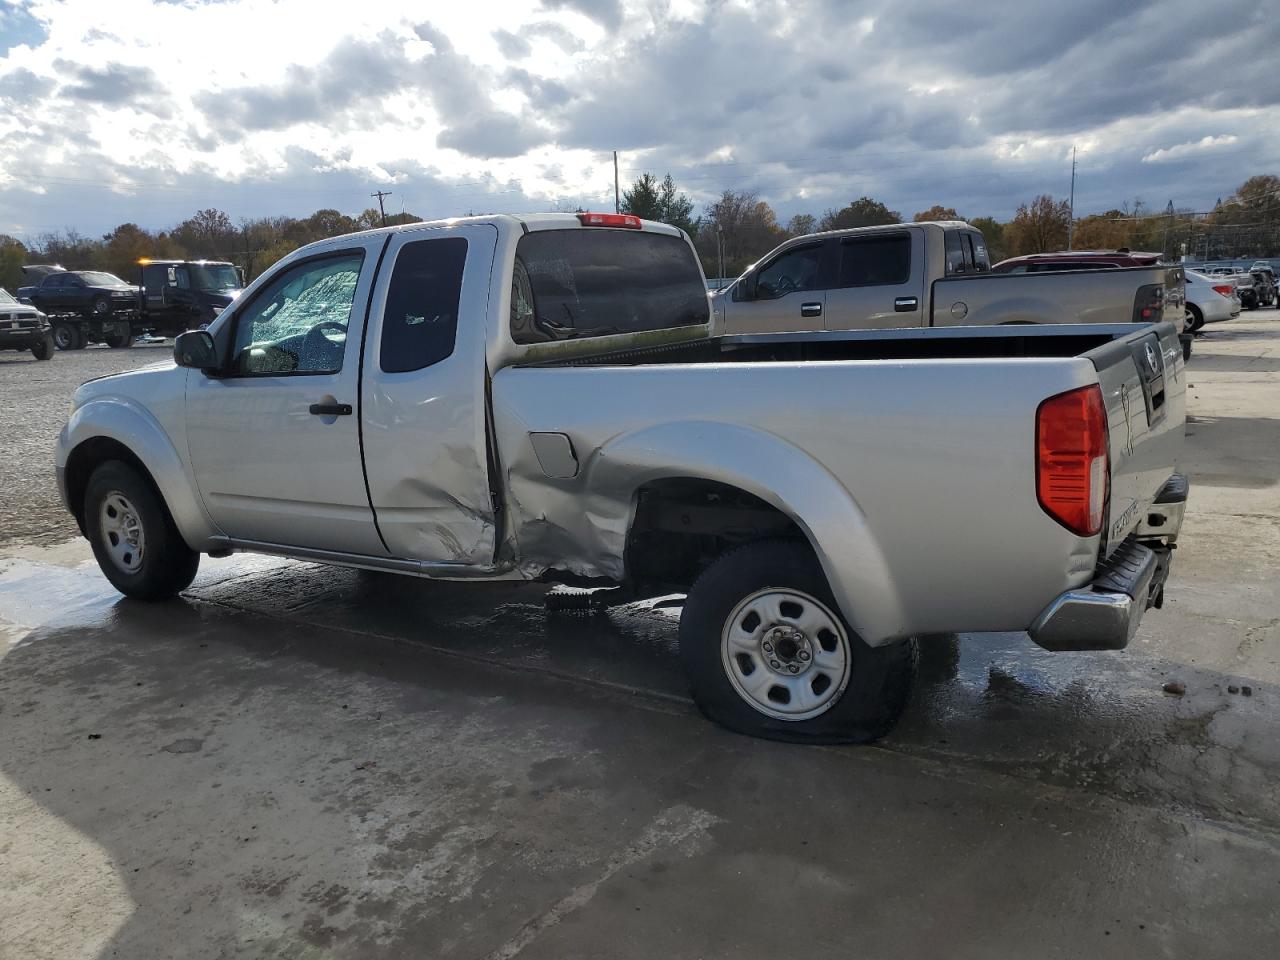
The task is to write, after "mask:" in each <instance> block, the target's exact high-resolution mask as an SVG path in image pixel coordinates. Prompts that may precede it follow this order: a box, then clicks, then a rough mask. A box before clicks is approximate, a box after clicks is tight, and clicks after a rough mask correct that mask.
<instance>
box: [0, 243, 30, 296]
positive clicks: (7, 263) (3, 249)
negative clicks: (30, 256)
mask: <svg viewBox="0 0 1280 960" xmlns="http://www.w3.org/2000/svg"><path fill="white" fill-rule="evenodd" d="M26 262H27V248H26V247H25V246H24V245H23V244H22V242H21V241H19V240H17V239H15V238H13V237H10V236H8V235H7V234H3V233H0V287H3V288H4V289H5V290H8V291H9V292H10V293H17V291H18V287H20V286H22V265H23V264H25V263H26Z"/></svg>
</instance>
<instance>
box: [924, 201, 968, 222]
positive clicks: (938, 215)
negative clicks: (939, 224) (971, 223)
mask: <svg viewBox="0 0 1280 960" xmlns="http://www.w3.org/2000/svg"><path fill="white" fill-rule="evenodd" d="M963 219H964V217H962V216H960V214H958V213H956V208H955V207H944V206H942V205H941V204H937V203H935V204H934V205H933V206H932V207H930V208H929V209H928V210H921V211H920V212H919V213H917V214H916V216H915V222H916V223H931V222H936V221H938V220H963Z"/></svg>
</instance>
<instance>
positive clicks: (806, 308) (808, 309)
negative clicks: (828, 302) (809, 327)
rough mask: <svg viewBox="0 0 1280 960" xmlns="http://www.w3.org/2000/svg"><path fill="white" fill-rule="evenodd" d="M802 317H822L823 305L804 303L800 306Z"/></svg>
mask: <svg viewBox="0 0 1280 960" xmlns="http://www.w3.org/2000/svg"><path fill="white" fill-rule="evenodd" d="M800 316H802V317H820V316H822V304H821V303H802V304H800Z"/></svg>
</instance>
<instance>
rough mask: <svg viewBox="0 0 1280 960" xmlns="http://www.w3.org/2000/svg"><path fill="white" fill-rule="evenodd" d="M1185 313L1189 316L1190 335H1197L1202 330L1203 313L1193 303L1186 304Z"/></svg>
mask: <svg viewBox="0 0 1280 960" xmlns="http://www.w3.org/2000/svg"><path fill="white" fill-rule="evenodd" d="M1187 313H1188V314H1190V315H1191V323H1190V324H1189V327H1190V330H1189V332H1190V333H1199V332H1200V331H1201V330H1202V329H1204V313H1203V312H1202V311H1201V310H1200V308H1199V307H1197V306H1196V305H1195V304H1194V303H1188V304H1187Z"/></svg>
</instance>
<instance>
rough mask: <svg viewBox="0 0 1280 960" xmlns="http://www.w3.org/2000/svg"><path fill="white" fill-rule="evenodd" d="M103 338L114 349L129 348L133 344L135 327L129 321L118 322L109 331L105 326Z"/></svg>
mask: <svg viewBox="0 0 1280 960" xmlns="http://www.w3.org/2000/svg"><path fill="white" fill-rule="evenodd" d="M102 338H103V340H105V341H106V344H107V346H108V347H110V348H111V349H112V350H127V349H128V348H129V347H132V346H133V328H132V327H130V326H129V324H127V323H117V324H114V325H112V327H111V329H110V330H109V331H108V330H107V329H106V327H105V326H104V328H103V337H102Z"/></svg>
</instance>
